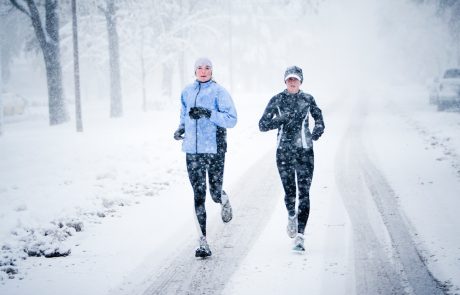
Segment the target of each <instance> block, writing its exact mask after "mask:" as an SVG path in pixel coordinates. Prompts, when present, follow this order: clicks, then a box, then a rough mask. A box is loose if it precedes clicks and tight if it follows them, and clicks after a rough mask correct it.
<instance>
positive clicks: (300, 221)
mask: <svg viewBox="0 0 460 295" xmlns="http://www.w3.org/2000/svg"><path fill="white" fill-rule="evenodd" d="M284 80H285V83H286V86H287V89H285V90H284V91H283V92H281V93H278V94H277V95H275V96H274V97H273V98H272V99H271V100H270V102H269V103H268V105H267V107H266V108H265V111H264V113H263V115H262V118H261V119H260V121H259V129H260V131H264V132H265V131H269V130H272V129H278V146H277V151H276V163H277V166H278V171H279V174H280V177H281V182H282V183H283V188H284V192H285V199H284V201H285V204H286V208H287V211H288V214H289V216H288V226H287V231H288V235H289V237H291V238H294V237H295V241H294V244H295V245H294V250H299V251H304V250H305V248H304V231H305V226H306V225H307V220H308V215H309V213H310V196H309V191H310V185H311V181H312V177H313V168H314V154H313V142H312V140H318V138H319V137H320V136H321V135H322V134H323V131H324V121H323V115H322V113H321V109H320V108H319V107H318V106H317V105H316V102H315V99H314V98H313V96H311V95H310V94H307V93H305V92H303V91H302V90H300V89H299V87H300V85H301V84H302V82H303V74H302V69H301V68H299V67H297V66H292V67H289V68H287V70H286V72H285V74H284ZM309 114H311V116H312V117H313V119H314V120H315V126H314V128H313V131H312V132H310V129H309V122H308V121H309ZM296 175H297V185H296ZM297 188H298V190H299V205H298V208H297V213H296V194H297V193H296V190H297Z"/></svg>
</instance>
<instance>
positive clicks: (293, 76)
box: [284, 74, 302, 81]
mask: <svg viewBox="0 0 460 295" xmlns="http://www.w3.org/2000/svg"><path fill="white" fill-rule="evenodd" d="M289 78H296V79H297V80H299V81H302V80H301V79H300V77H299V76H298V75H296V74H289V75H287V76H286V77H285V78H284V81H286V80H287V79H289Z"/></svg>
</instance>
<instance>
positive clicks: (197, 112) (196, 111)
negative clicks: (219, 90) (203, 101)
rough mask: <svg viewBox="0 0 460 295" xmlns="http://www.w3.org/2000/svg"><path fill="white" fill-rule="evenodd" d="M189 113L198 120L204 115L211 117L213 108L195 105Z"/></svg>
mask: <svg viewBox="0 0 460 295" xmlns="http://www.w3.org/2000/svg"><path fill="white" fill-rule="evenodd" d="M188 115H189V116H190V118H192V119H195V120H198V119H199V118H202V117H206V118H208V119H209V118H210V117H211V110H208V109H205V108H202V107H193V108H191V109H190V112H188Z"/></svg>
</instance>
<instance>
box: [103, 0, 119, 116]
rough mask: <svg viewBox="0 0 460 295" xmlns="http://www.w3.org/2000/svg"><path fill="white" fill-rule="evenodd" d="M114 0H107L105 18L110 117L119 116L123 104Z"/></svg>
mask: <svg viewBox="0 0 460 295" xmlns="http://www.w3.org/2000/svg"><path fill="white" fill-rule="evenodd" d="M115 12H116V9H115V4H114V0H107V10H106V14H105V16H106V20H107V33H108V39H109V60H110V117H112V118H114V117H121V116H122V115H123V105H122V97H121V78H120V55H119V45H118V32H117V20H116V16H115Z"/></svg>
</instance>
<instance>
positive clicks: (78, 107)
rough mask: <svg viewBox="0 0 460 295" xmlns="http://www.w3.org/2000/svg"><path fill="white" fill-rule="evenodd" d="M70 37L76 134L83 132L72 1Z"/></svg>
mask: <svg viewBox="0 0 460 295" xmlns="http://www.w3.org/2000/svg"><path fill="white" fill-rule="evenodd" d="M72 37H73V65H74V71H73V72H74V84H75V123H76V127H77V132H83V122H82V119H81V99H80V63H79V55H78V23H77V3H76V0H72Z"/></svg>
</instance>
